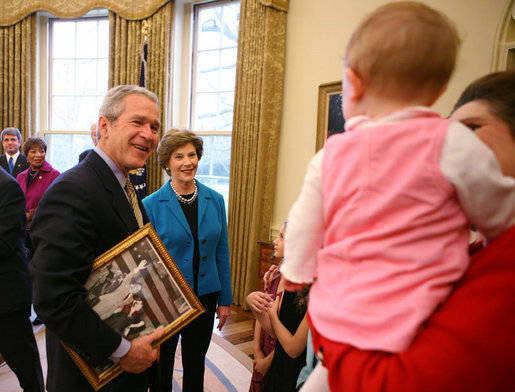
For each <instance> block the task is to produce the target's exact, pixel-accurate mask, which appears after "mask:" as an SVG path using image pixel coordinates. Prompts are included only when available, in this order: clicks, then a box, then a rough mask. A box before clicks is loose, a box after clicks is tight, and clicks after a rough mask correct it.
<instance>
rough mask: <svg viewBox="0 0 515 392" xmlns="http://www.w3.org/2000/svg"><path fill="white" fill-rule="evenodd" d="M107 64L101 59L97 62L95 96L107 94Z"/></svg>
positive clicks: (105, 60) (106, 61)
mask: <svg viewBox="0 0 515 392" xmlns="http://www.w3.org/2000/svg"><path fill="white" fill-rule="evenodd" d="M108 69H109V62H108V60H107V59H103V60H102V59H101V60H98V62H97V91H96V93H97V94H101V95H105V93H106V92H107V78H108V76H109V75H108Z"/></svg>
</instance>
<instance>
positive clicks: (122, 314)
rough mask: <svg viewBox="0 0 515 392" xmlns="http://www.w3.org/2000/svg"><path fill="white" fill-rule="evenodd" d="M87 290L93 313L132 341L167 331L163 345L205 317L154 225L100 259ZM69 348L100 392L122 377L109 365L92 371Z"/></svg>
mask: <svg viewBox="0 0 515 392" xmlns="http://www.w3.org/2000/svg"><path fill="white" fill-rule="evenodd" d="M85 288H86V290H87V299H86V301H87V302H88V304H89V305H90V306H91V307H92V309H93V310H94V311H95V312H97V314H98V315H99V316H100V318H101V319H102V320H104V321H105V322H106V323H107V324H109V326H111V328H113V329H114V330H115V331H117V332H118V333H119V334H120V335H122V336H123V337H125V338H126V339H128V340H133V339H136V338H138V337H140V336H144V335H148V334H150V333H152V332H153V331H154V330H155V329H156V328H158V327H159V326H163V327H164V330H165V333H164V335H163V337H162V338H161V339H160V340H159V341H157V342H156V345H157V344H160V343H162V342H163V341H165V340H166V339H167V338H168V337H170V336H171V335H173V334H175V333H176V332H177V331H179V330H180V329H181V328H183V327H184V326H186V325H187V324H189V323H190V322H191V321H193V320H194V319H195V318H197V317H198V316H200V315H201V314H202V313H203V312H204V308H203V307H202V305H201V303H200V301H199V300H198V298H197V297H196V295H195V293H194V292H193V291H192V290H191V288H190V286H189V285H188V283H187V282H186V279H185V278H184V276H183V275H182V273H181V271H180V270H179V268H178V267H177V265H176V264H175V262H174V261H173V259H172V257H171V256H170V254H169V253H168V251H167V250H166V248H165V246H164V245H163V243H162V242H161V239H160V238H159V236H158V235H157V233H156V231H155V230H154V228H153V227H152V226H151V225H150V223H147V224H146V225H145V226H144V227H142V228H141V229H139V230H138V231H137V232H135V233H134V234H132V235H131V236H129V237H127V238H126V239H125V240H123V241H122V242H120V243H119V244H118V245H116V246H115V247H114V248H112V249H110V250H108V251H107V252H105V253H104V254H103V255H101V256H99V257H98V258H97V259H96V260H95V262H94V264H93V269H92V272H91V274H90V276H89V278H88V280H87V282H86V284H85ZM65 348H66V350H67V351H68V353H69V354H70V355H71V357H72V358H73V360H74V361H75V363H76V364H77V366H78V367H79V369H80V370H81V371H82V373H83V374H84V376H85V377H86V378H87V379H88V381H89V382H90V383H91V385H92V386H93V388H94V389H95V390H98V389H100V388H102V387H103V386H104V385H106V384H107V383H109V382H110V381H111V380H113V379H114V378H115V377H116V376H118V375H119V374H121V373H122V372H123V370H122V368H121V366H120V365H119V364H115V363H113V362H110V361H109V362H108V363H106V365H105V366H103V367H91V366H90V365H89V364H87V363H86V362H85V361H84V360H83V359H82V358H81V357H80V356H79V355H78V354H77V353H76V352H74V351H73V350H72V349H70V348H69V347H66V345H65Z"/></svg>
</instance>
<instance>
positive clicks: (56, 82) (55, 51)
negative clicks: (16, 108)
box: [45, 17, 109, 170]
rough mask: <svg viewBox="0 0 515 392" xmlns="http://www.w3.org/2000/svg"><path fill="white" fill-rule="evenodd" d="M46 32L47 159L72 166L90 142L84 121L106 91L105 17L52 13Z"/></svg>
mask: <svg viewBox="0 0 515 392" xmlns="http://www.w3.org/2000/svg"><path fill="white" fill-rule="evenodd" d="M50 23H52V28H51V29H50V31H51V34H52V37H50V39H51V42H52V43H53V45H52V46H51V48H50V49H51V53H50V54H49V57H50V58H51V59H52V61H51V63H50V64H51V69H50V75H51V76H50V78H51V80H52V83H51V86H50V109H51V110H50V113H49V118H50V124H49V127H50V129H51V130H52V131H63V132H68V134H60V133H59V134H47V135H45V138H46V139H47V143H48V149H49V154H48V160H49V162H50V163H51V164H52V165H53V166H54V167H56V168H58V169H59V170H65V169H68V168H70V167H71V166H73V165H74V164H75V163H76V162H77V160H78V155H79V154H80V153H81V152H82V151H84V150H85V149H86V148H89V147H91V146H92V142H91V138H90V136H89V134H78V133H76V132H77V131H82V132H84V131H89V126H90V124H91V123H92V122H93V121H95V120H96V118H97V116H98V109H99V107H100V105H101V102H102V99H103V97H104V94H105V93H106V91H107V84H108V83H107V82H108V81H107V79H108V72H109V69H108V66H109V63H108V61H109V60H108V55H109V53H108V52H109V22H108V20H107V18H106V17H105V18H104V17H100V18H97V17H94V18H80V19H76V20H66V21H63V20H58V19H52V20H51V22H50Z"/></svg>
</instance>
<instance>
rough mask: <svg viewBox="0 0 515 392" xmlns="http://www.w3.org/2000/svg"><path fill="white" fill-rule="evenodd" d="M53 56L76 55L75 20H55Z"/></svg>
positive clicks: (53, 27) (66, 56) (68, 56)
mask: <svg viewBox="0 0 515 392" xmlns="http://www.w3.org/2000/svg"><path fill="white" fill-rule="evenodd" d="M52 57H53V58H74V57H75V22H62V21H55V22H54V23H53V25H52Z"/></svg>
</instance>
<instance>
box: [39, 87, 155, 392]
mask: <svg viewBox="0 0 515 392" xmlns="http://www.w3.org/2000/svg"><path fill="white" fill-rule="evenodd" d="M159 126H160V122H159V106H158V99H157V96H156V95H155V94H153V93H152V92H150V91H148V90H147V89H145V88H142V87H137V86H117V87H114V88H112V89H111V90H109V91H108V92H107V94H106V96H105V98H104V101H103V103H102V105H101V107H100V110H99V119H98V129H99V136H100V138H99V141H98V144H97V146H96V147H95V149H94V150H93V151H91V152H90V153H89V154H88V156H87V157H86V158H85V159H84V160H83V161H82V163H81V164H80V165H77V166H75V167H73V168H72V169H70V170H68V171H66V172H65V173H63V174H62V175H61V176H59V178H58V179H57V180H56V181H55V182H54V183H53V184H52V187H50V188H49V189H48V191H47V192H46V193H45V195H44V196H43V198H42V199H41V202H40V204H39V206H38V209H37V211H36V215H35V216H34V219H33V223H32V227H31V230H32V233H31V237H32V240H33V244H34V248H35V252H34V256H33V258H32V261H31V271H32V274H33V279H34V307H35V310H36V312H37V314H38V316H39V318H40V319H41V320H42V321H43V322H44V323H45V325H46V344H47V358H48V374H47V389H48V391H49V392H62V391H74V392H82V391H84V392H85V391H87V392H90V391H93V388H92V387H91V386H90V384H89V382H88V381H87V379H86V378H85V377H84V375H83V374H82V373H81V371H80V370H79V368H78V367H77V366H76V365H75V363H74V362H73V360H72V358H71V357H70V356H69V355H68V353H67V352H66V351H65V349H64V347H63V345H62V344H61V342H63V343H65V344H66V345H67V346H69V347H70V348H72V349H73V350H74V351H75V352H76V353H78V354H79V355H80V356H81V357H82V358H83V359H84V360H85V361H86V362H87V363H88V364H90V365H91V366H92V367H97V366H103V365H105V363H106V362H107V361H108V360H109V359H110V360H113V361H119V363H120V366H121V367H122V369H123V370H124V372H123V373H122V374H121V375H120V376H118V377H116V378H115V379H114V380H113V381H111V382H110V383H108V384H107V385H106V386H105V387H103V388H102V389H101V391H105V392H106V391H137V392H139V391H141V392H146V391H147V389H148V386H149V384H150V380H151V378H152V372H153V366H152V365H153V364H154V362H155V361H156V359H157V358H158V354H159V351H158V349H157V348H152V343H153V342H154V341H155V340H157V339H159V338H160V337H161V336H162V335H163V329H162V328H158V329H156V330H155V331H154V332H153V333H152V334H150V335H147V336H142V337H138V338H136V339H134V340H132V341H131V342H129V341H128V340H126V339H125V338H123V337H122V336H121V335H120V333H118V332H116V331H115V330H113V329H112V328H111V327H110V326H109V325H108V324H107V323H106V322H104V321H103V320H101V318H100V317H99V316H98V314H97V313H96V312H95V311H94V310H93V309H92V308H91V307H90V306H88V303H87V298H86V289H85V288H84V284H85V283H86V281H87V279H88V276H89V275H90V273H91V268H92V264H93V261H94V259H95V258H96V257H98V256H99V255H101V254H102V253H104V252H105V251H106V250H108V249H110V248H112V247H113V246H115V245H116V244H118V243H119V242H120V241H121V240H123V239H125V238H126V237H127V236H129V235H130V234H132V233H134V232H135V231H136V230H138V228H139V227H141V226H142V225H143V224H144V223H146V222H147V221H148V218H147V215H146V213H145V210H144V208H143V206H142V204H141V203H138V202H137V201H136V196H135V195H134V189H133V188H132V189H131V187H132V186H131V185H130V182H128V181H127V177H128V173H129V171H130V170H132V169H135V168H138V167H142V166H143V165H144V163H145V161H146V160H147V158H148V157H149V156H150V154H151V153H152V152H153V151H154V149H155V147H156V144H157V139H158V130H159ZM124 189H126V190H124ZM130 200H132V203H131V201H130Z"/></svg>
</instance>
